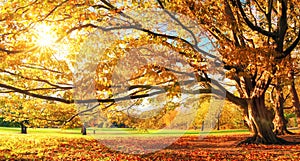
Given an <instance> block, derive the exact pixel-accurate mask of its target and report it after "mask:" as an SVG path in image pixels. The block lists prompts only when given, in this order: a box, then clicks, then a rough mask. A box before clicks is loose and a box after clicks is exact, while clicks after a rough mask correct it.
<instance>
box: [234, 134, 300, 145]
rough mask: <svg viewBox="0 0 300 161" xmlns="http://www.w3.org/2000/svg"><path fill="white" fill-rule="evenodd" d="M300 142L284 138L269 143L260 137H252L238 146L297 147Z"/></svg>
mask: <svg viewBox="0 0 300 161" xmlns="http://www.w3.org/2000/svg"><path fill="white" fill-rule="evenodd" d="M299 143H300V142H290V141H287V140H284V139H282V138H278V137H277V138H276V141H273V142H267V141H266V140H265V139H262V138H261V137H258V136H252V137H249V138H247V139H246V140H243V141H241V142H239V143H238V144H237V146H241V145H248V144H265V145H295V144H299Z"/></svg>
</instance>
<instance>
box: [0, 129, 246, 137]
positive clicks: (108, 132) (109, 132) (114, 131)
mask: <svg viewBox="0 0 300 161" xmlns="http://www.w3.org/2000/svg"><path fill="white" fill-rule="evenodd" d="M94 130H95V133H96V134H101V135H110V136H111V135H148V134H152V135H182V134H185V135H199V134H200V135H208V134H209V135H227V134H249V131H248V130H247V129H232V130H212V131H208V132H203V131H200V130H163V131H162V130H147V131H146V132H145V131H139V130H133V129H131V128H88V129H87V133H88V134H94ZM27 131H28V134H47V135H58V134H59V135H70V136H77V135H81V133H80V131H81V129H79V128H78V129H59V128H28V130H27ZM18 133H20V128H11V127H0V134H18Z"/></svg>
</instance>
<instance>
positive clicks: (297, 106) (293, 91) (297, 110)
mask: <svg viewBox="0 0 300 161" xmlns="http://www.w3.org/2000/svg"><path fill="white" fill-rule="evenodd" d="M288 76H289V79H290V81H291V84H290V85H289V86H288V88H289V90H290V93H291V97H292V103H293V106H294V109H295V113H296V116H297V125H298V127H299V128H300V102H299V97H298V93H297V90H296V87H295V80H294V71H290V73H289V75H288Z"/></svg>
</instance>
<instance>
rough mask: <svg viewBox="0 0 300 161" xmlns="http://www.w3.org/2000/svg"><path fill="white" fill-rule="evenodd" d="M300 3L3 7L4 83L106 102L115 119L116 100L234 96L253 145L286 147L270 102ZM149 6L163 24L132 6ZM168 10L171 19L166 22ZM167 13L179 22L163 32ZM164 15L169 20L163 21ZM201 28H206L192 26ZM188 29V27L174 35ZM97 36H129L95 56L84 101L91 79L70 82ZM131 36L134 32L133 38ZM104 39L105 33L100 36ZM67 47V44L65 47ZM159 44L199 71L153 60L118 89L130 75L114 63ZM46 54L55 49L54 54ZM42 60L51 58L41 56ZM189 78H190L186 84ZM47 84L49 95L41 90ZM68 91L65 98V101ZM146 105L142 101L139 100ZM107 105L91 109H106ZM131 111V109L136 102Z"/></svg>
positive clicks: (181, 0)
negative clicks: (229, 84) (89, 38)
mask: <svg viewBox="0 0 300 161" xmlns="http://www.w3.org/2000/svg"><path fill="white" fill-rule="evenodd" d="M297 6H299V2H298V1H296V0H289V1H287V0H268V1H261V0H248V1H240V0H219V1H189V0H169V1H160V0H158V1H146V2H144V1H132V2H129V3H128V2H126V3H125V2H124V3H123V1H112V2H109V1H106V0H101V1H99V2H95V1H86V0H82V1H80V0H78V1H73V0H72V1H71V0H70V1H69V0H65V1H38V0H36V1H33V2H24V1H14V2H12V3H11V4H6V3H3V4H1V7H2V10H1V12H3V14H1V17H0V22H1V35H2V37H1V46H0V51H1V61H2V62H3V63H1V69H2V71H1V73H2V74H1V76H2V78H3V79H1V83H0V87H1V88H2V89H1V90H2V91H3V92H5V93H10V92H17V93H21V94H26V95H29V96H32V97H37V98H42V99H48V100H53V101H60V102H64V103H69V104H70V103H75V102H77V103H92V102H96V103H97V102H98V103H99V107H100V108H102V109H104V110H106V113H107V114H109V110H107V109H108V108H116V106H112V105H111V103H112V104H114V103H115V102H119V101H126V100H132V99H133V100H139V99H142V98H145V97H152V96H154V95H159V94H161V93H168V94H167V96H168V98H167V99H168V101H170V102H168V103H171V102H172V99H173V98H175V97H178V96H180V93H186V94H199V93H202V94H203V93H214V94H216V95H218V96H222V95H223V94H224V93H225V94H226V98H227V99H228V100H229V101H231V102H233V103H235V104H237V105H239V106H240V107H241V108H242V109H243V111H244V116H245V120H246V121H247V123H248V126H249V127H250V130H251V132H253V137H251V138H249V139H248V140H246V141H245V142H246V143H265V144H270V143H284V141H283V140H281V139H279V138H277V136H276V135H275V133H274V132H273V124H272V119H273V117H272V115H271V112H270V109H267V108H266V106H265V93H266V90H267V89H268V88H269V86H270V84H271V82H272V80H273V79H274V78H276V77H277V76H278V75H280V74H279V73H280V72H283V71H285V70H283V69H284V68H285V67H284V64H285V61H287V60H286V59H287V58H288V57H289V56H290V55H291V53H292V52H293V50H294V49H295V48H296V47H297V46H298V44H299V41H300V32H299V31H298V29H299V14H300V11H299V9H298V7H297ZM143 8H144V9H152V11H153V10H154V11H155V12H153V14H155V13H156V14H157V16H156V17H155V18H154V17H153V15H152V18H153V19H152V20H151V19H147V18H146V19H147V20H146V21H145V20H144V19H143V18H141V17H143V16H145V17H147V16H148V15H147V13H146V12H137V13H139V15H140V16H136V15H134V14H132V10H142V9H143ZM157 11H161V12H157ZM158 13H160V14H158ZM161 13H164V16H165V17H163V15H162V14H161ZM183 15H184V16H183ZM167 17H168V18H169V19H170V20H172V23H173V25H166V26H167V27H165V28H164V27H163V28H159V27H158V26H163V25H165V23H162V22H164V21H163V19H166V18H167ZM187 17H188V19H186V18H187ZM155 19H158V20H160V19H162V22H158V21H155ZM187 20H188V21H187ZM45 24H46V26H55V27H52V28H51V29H50V34H48V35H47V36H46V37H49V36H50V37H53V38H52V40H51V41H50V40H49V39H48V40H47V41H43V39H46V38H45V37H43V35H45V34H44V33H46V32H48V33H49V30H48V31H47V29H46V31H45V28H47V27H39V26H43V25H45ZM191 25H192V26H198V27H199V28H200V29H191ZM178 26H179V28H180V30H175V31H172V29H174V28H176V27H177V28H178ZM41 28H42V29H41ZM39 30H43V31H42V32H40V31H39ZM95 30H101V32H100V33H102V34H105V32H107V33H108V32H110V33H112V32H113V33H114V34H116V33H118V34H119V35H122V34H123V36H124V38H122V39H120V40H115V39H110V38H107V39H106V41H110V40H111V41H113V42H109V43H108V44H109V45H110V46H108V49H105V50H101V53H100V54H102V57H101V59H97V58H95V57H92V59H91V60H92V61H99V63H98V64H97V65H96V66H93V67H90V68H89V70H90V69H94V70H95V71H96V72H95V74H94V75H93V76H91V75H85V78H92V80H93V81H92V84H93V85H94V86H95V87H96V88H94V89H92V91H91V92H94V93H96V96H94V97H95V99H90V97H81V96H79V95H77V96H76V97H75V98H74V97H73V96H72V93H73V89H75V90H77V91H78V90H79V91H80V88H83V87H88V86H84V84H83V83H82V82H84V81H86V80H82V81H80V80H79V81H78V82H79V84H78V82H76V83H77V84H76V83H75V84H73V83H72V82H71V77H70V76H71V75H72V74H75V75H76V72H74V71H72V67H74V60H75V59H74V55H76V54H78V53H80V49H79V46H80V45H81V44H82V40H84V39H85V38H86V35H87V34H88V33H90V32H93V31H95ZM125 30H128V32H125V33H126V34H124V31H125ZM199 32H200V34H199ZM41 33H43V34H41ZM53 33H54V35H55V36H53ZM120 33H121V34H120ZM203 33H204V34H205V35H206V37H205V38H204V39H205V41H204V42H202V43H200V41H199V39H201V36H202V35H204V34H203ZM51 35H52V36H51ZM100 35H101V34H100ZM137 35H138V36H137ZM125 37H126V38H125ZM97 38H99V37H96V38H95V40H97ZM98 40H99V41H101V40H100V39H98ZM102 41H103V40H102ZM39 42H41V43H39ZM208 42H209V43H210V44H212V45H211V46H214V47H215V48H216V49H217V51H209V50H208V51H205V50H203V49H202V45H203V43H204V44H205V43H208ZM57 43H59V44H63V45H56V44H57ZM102 44H103V42H102ZM149 44H155V45H157V44H159V45H160V46H161V48H156V49H158V50H155V51H150V52H154V53H159V49H160V50H162V51H163V52H166V49H168V50H172V51H174V52H170V53H168V54H169V55H168V56H171V57H175V55H180V56H181V58H182V59H183V60H185V61H186V63H187V65H188V66H189V71H180V70H182V69H183V68H179V66H182V64H181V65H180V63H179V65H177V66H176V65H172V64H171V65H169V66H168V67H164V66H162V65H160V64H159V63H152V64H147V65H144V66H143V67H142V68H140V70H137V71H134V72H135V74H133V75H132V76H131V77H130V78H129V79H127V80H126V79H125V80H123V82H122V83H123V84H124V81H125V82H126V83H125V84H126V89H127V90H125V91H126V92H124V89H122V88H119V86H116V84H117V83H120V82H118V81H117V80H118V79H117V78H122V76H124V75H122V73H118V74H117V75H113V69H112V67H113V66H116V65H117V64H118V63H117V60H119V59H122V58H124V53H125V52H128V51H131V53H132V54H133V55H134V56H137V55H138V54H139V52H138V51H134V52H132V51H133V50H132V49H136V48H138V49H142V47H143V46H145V45H149ZM84 45H90V44H84ZM88 47H91V46H88ZM88 47H87V48H88ZM45 48H46V49H49V48H51V50H46V51H45V50H44V49H45ZM210 48H212V47H210ZM91 50H92V49H88V50H87V49H86V50H84V51H86V52H89V51H91ZM63 51H66V52H67V53H69V54H67V55H68V56H59V59H57V56H58V55H63V53H64V52H63ZM95 52H96V53H97V52H99V50H98V51H97V50H95ZM42 54H44V55H45V57H42V58H41V55H42ZM148 54H149V51H148ZM218 54H219V55H218ZM103 55H104V56H103ZM28 56H30V57H34V56H35V57H36V58H40V59H36V60H34V59H30V58H27V57H28ZM55 56H56V59H55ZM152 56H153V55H152ZM86 58H87V60H88V59H89V58H88V57H86ZM105 60H106V61H105ZM100 61H101V62H100ZM127 61H129V62H131V63H133V64H134V63H138V62H140V61H142V59H134V58H130V59H127ZM167 61H168V60H167V56H164V55H162V56H161V57H160V58H159V59H158V58H157V60H156V62H160V63H162V62H164V63H167ZM32 62H34V63H32ZM173 63H176V62H173ZM209 63H213V64H214V66H213V67H214V68H215V69H214V70H212V69H209V66H208V64H209ZM61 64H63V66H61ZM131 65H132V64H131ZM222 65H223V66H222ZM21 67H22V68H21ZM124 67H126V68H124V70H125V69H126V70H125V71H126V72H130V69H129V70H128V69H127V68H130V67H131V66H130V64H125V66H124ZM222 67H224V69H225V72H226V75H227V78H229V79H231V80H232V81H233V82H234V83H235V85H236V89H237V90H238V93H239V95H234V94H233V93H232V92H230V91H228V90H226V88H225V86H224V85H223V84H222V83H219V82H218V81H217V78H218V77H216V75H218V74H219V75H220V74H222V72H223V71H222V70H220V68H222ZM24 68H26V69H33V70H29V71H31V73H30V76H29V75H27V72H22V71H23V69H24ZM178 69H179V70H178ZM20 71H21V72H20ZM66 71H67V72H66ZM124 73H125V72H124ZM179 75H181V76H182V79H183V81H178V77H179ZM15 77H18V78H22V79H24V81H25V82H26V81H30V82H32V81H35V82H41V83H37V87H39V88H36V87H35V88H33V87H28V86H26V83H20V84H18V83H17V84H14V83H13V81H14V79H12V78H15ZM188 77H195V78H196V79H195V80H196V81H197V83H198V84H199V86H200V87H199V86H198V87H199V88H196V89H195V90H184V89H183V88H184V87H185V86H186V84H188V83H189V82H191V81H189V80H188V79H187V78H188ZM78 78H79V77H77V79H78ZM114 83H116V84H114ZM41 84H43V85H44V86H43V88H45V89H41V87H40V85H41ZM80 85H83V86H80ZM180 87H181V88H180ZM117 88H119V89H117ZM87 91H89V90H87ZM59 93H61V94H60V95H58V94H59ZM78 96H79V97H78ZM85 98H87V99H85ZM189 101H190V102H192V100H189ZM138 103H139V101H137V102H136V104H138ZM97 105H98V104H97ZM97 105H95V106H92V107H93V108H91V109H88V110H87V111H91V110H93V109H96V107H97ZM125 105H126V106H127V107H131V106H130V105H129V104H126V103H125V104H124V106H125ZM164 107H166V108H164V110H163V111H166V110H167V106H164ZM104 112H105V111H104Z"/></svg>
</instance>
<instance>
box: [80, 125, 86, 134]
mask: <svg viewBox="0 0 300 161" xmlns="http://www.w3.org/2000/svg"><path fill="white" fill-rule="evenodd" d="M81 134H82V135H86V127H85V125H82V127H81Z"/></svg>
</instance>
